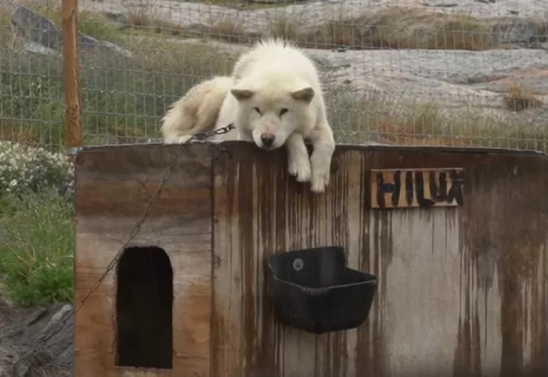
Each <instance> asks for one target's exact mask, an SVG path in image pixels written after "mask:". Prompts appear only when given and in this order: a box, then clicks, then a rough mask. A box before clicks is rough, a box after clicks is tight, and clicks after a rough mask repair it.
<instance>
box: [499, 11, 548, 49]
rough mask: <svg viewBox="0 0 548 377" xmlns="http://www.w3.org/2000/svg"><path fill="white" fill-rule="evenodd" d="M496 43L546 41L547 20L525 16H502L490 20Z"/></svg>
mask: <svg viewBox="0 0 548 377" xmlns="http://www.w3.org/2000/svg"><path fill="white" fill-rule="evenodd" d="M492 25H493V37H494V39H495V43H496V45H500V44H507V43H533V42H546V37H547V36H548V20H546V19H532V18H525V17H503V18H498V19H495V20H493V21H492Z"/></svg>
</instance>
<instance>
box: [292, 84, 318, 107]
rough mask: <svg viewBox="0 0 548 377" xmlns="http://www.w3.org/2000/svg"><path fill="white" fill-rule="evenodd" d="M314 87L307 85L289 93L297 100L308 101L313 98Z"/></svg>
mask: <svg viewBox="0 0 548 377" xmlns="http://www.w3.org/2000/svg"><path fill="white" fill-rule="evenodd" d="M314 94H315V93H314V89H312V88H311V87H309V86H307V87H306V88H303V89H299V90H296V91H294V92H292V93H291V97H293V99H295V100H297V101H305V102H307V103H310V102H311V101H312V98H314Z"/></svg>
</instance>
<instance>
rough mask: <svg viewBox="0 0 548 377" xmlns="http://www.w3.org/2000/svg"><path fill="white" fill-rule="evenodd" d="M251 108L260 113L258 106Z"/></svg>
mask: <svg viewBox="0 0 548 377" xmlns="http://www.w3.org/2000/svg"><path fill="white" fill-rule="evenodd" d="M253 109H254V110H255V111H256V112H257V114H259V115H261V110H260V109H259V108H258V107H254V108H253Z"/></svg>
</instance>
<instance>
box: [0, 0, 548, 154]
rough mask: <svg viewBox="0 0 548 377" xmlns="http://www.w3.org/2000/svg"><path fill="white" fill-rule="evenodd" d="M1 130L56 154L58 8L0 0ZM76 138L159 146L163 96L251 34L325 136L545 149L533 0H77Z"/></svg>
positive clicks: (541, 57)
mask: <svg viewBox="0 0 548 377" xmlns="http://www.w3.org/2000/svg"><path fill="white" fill-rule="evenodd" d="M0 4H1V5H2V7H1V8H0V139H2V140H13V141H19V142H24V143H27V144H40V145H48V146H50V147H52V148H63V147H64V144H65V116H64V111H65V98H64V88H63V62H62V57H61V54H60V50H61V47H62V43H61V42H60V41H61V40H62V39H61V38H62V37H61V31H60V28H59V25H60V23H61V12H60V6H61V5H60V2H53V1H48V0H23V1H15V0H1V2H0ZM78 7H79V19H78V28H79V31H80V33H81V36H80V45H79V56H80V80H81V90H80V94H81V103H82V127H83V130H84V143H85V144H86V145H97V144H112V143H132V142H152V141H159V140H161V139H160V133H159V126H160V120H161V118H162V117H163V115H165V113H166V111H167V109H168V107H169V105H170V104H171V103H173V102H174V101H175V100H177V99H178V98H179V97H181V96H182V95H184V94H185V92H186V91H187V90H188V89H189V88H190V87H192V86H193V85H195V84H197V83H198V82H200V81H202V80H205V79H207V78H209V77H211V76H215V75H221V74H230V72H231V69H232V66H233V63H234V61H235V59H236V58H237V56H238V54H239V53H241V52H242V51H245V50H246V49H247V48H249V47H250V45H251V44H252V43H253V42H255V41H257V40H258V39H260V38H261V37H283V38H286V39H288V40H292V41H294V42H295V43H296V44H297V45H299V46H300V47H303V48H305V49H307V51H308V52H309V53H310V55H311V56H312V57H313V58H314V60H315V61H316V63H317V65H318V67H319V69H320V71H321V74H322V79H323V82H324V85H325V93H326V100H327V107H328V113H329V114H328V116H329V119H330V122H331V125H332V127H333V128H334V131H335V135H336V138H337V141H338V142H341V143H345V142H351V143H360V144H361V143H367V142H376V143H382V144H404V145H472V146H489V147H505V148H515V149H539V150H544V149H546V143H547V141H548V140H547V131H548V121H547V119H548V118H547V117H546V114H547V112H546V105H545V104H544V102H545V99H546V98H545V94H546V93H547V90H548V52H547V51H546V48H548V43H546V37H547V35H548V21H547V20H546V17H545V15H546V14H548V13H547V11H548V3H546V4H544V3H542V2H536V1H533V0H530V1H529V2H528V1H523V2H520V3H519V4H518V3H516V2H510V1H505V0H504V1H503V0H497V1H494V0H489V1H487V0H485V1H483V0H477V1H473V2H470V1H466V2H465V1H460V0H428V1H426V2H420V1H418V0H361V1H358V0H354V1H348V0H344V1H343V0H330V1H290V0H285V1H284V0H211V1H207V2H198V1H196V2H183V1H167V0H155V1H145V0H80V1H79V3H78Z"/></svg>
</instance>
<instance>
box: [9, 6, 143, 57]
mask: <svg viewBox="0 0 548 377" xmlns="http://www.w3.org/2000/svg"><path fill="white" fill-rule="evenodd" d="M11 23H12V25H13V26H14V27H15V28H16V31H17V32H18V34H19V35H21V36H22V37H23V38H25V39H26V40H27V41H28V42H29V43H32V44H31V45H30V46H31V47H30V50H31V51H32V52H35V53H44V54H51V51H59V52H60V51H62V48H63V32H62V30H61V28H60V27H59V26H57V25H56V24H54V23H53V22H52V21H51V20H49V19H47V18H46V17H43V16H41V15H39V14H37V13H35V12H33V11H32V10H31V9H29V8H27V7H24V6H18V7H17V8H16V9H15V10H14V12H13V13H12V15H11ZM78 42H79V46H81V47H83V48H98V49H108V50H113V51H117V52H119V53H121V54H123V55H126V56H132V53H131V52H130V51H128V50H126V49H124V48H122V47H120V46H117V45H115V44H113V43H110V42H102V41H99V40H97V39H95V38H93V37H91V36H89V35H86V34H83V33H79V41H78ZM37 45H38V46H42V47H43V48H44V50H41V49H39V48H37ZM28 48H29V46H28V45H27V47H26V49H28Z"/></svg>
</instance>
